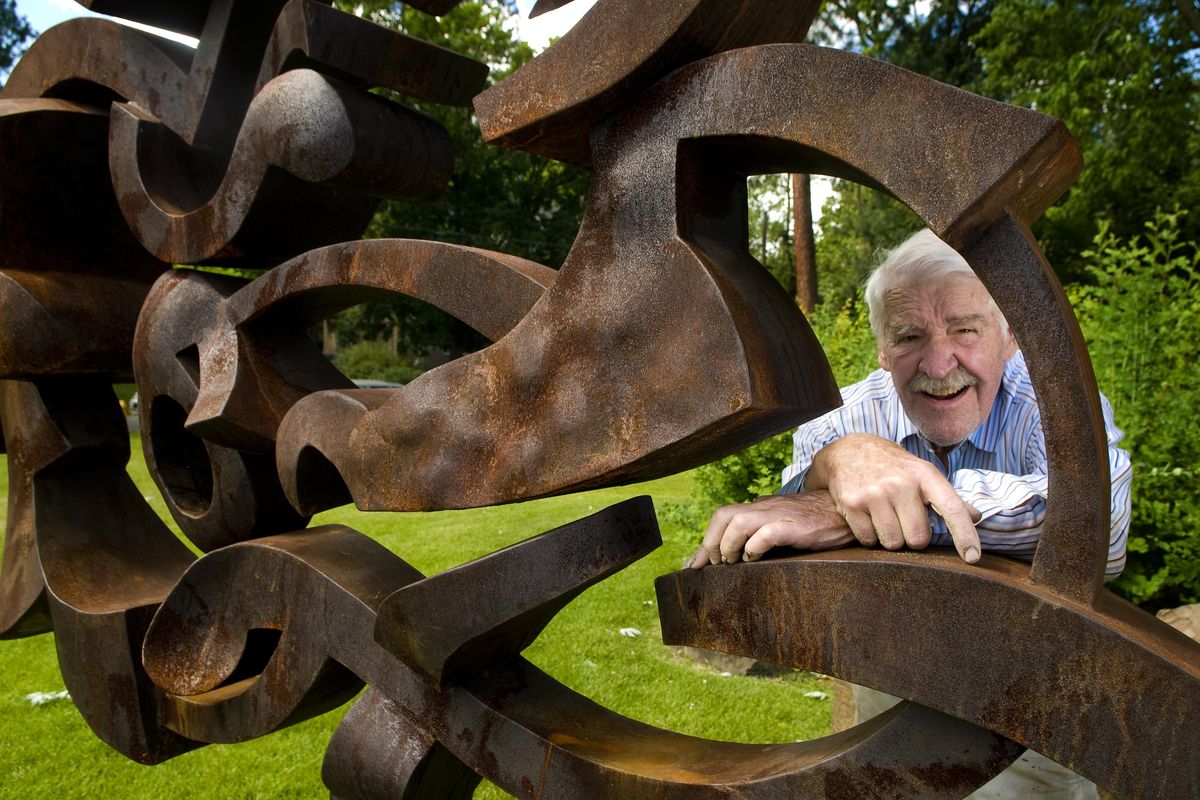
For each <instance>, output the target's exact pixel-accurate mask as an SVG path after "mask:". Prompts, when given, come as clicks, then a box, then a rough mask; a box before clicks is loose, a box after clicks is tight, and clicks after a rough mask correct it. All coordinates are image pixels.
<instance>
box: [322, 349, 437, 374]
mask: <svg viewBox="0 0 1200 800" xmlns="http://www.w3.org/2000/svg"><path fill="white" fill-rule="evenodd" d="M333 363H334V366H336V367H337V368H338V369H339V370H341V371H342V374H343V375H345V376H346V377H347V378H362V379H369V380H377V381H390V382H392V383H408V382H409V381H411V380H412V379H413V378H415V377H417V376H418V375H420V374H421V370H420V369H418V368H417V367H414V366H413V365H412V364H408V363H405V362H404V361H403V360H402V359H401V358H400V357H399V356H398V355H396V352H395V351H394V350H392V348H391V346H390V345H389V344H387V342H359V343H357V344H352V345H350V346H349V347H347V348H345V349H344V350H341V351H340V352H339V353H338V354H337V355H335V356H334V357H333Z"/></svg>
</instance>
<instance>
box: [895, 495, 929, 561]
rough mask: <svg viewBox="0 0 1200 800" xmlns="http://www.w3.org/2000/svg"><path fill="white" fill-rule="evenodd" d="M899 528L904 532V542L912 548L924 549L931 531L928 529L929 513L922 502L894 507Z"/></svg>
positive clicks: (927, 544)
mask: <svg viewBox="0 0 1200 800" xmlns="http://www.w3.org/2000/svg"><path fill="white" fill-rule="evenodd" d="M896 516H897V517H898V518H899V520H900V530H901V531H903V532H904V543H905V544H907V545H908V546H909V547H910V548H911V549H913V550H924V549H925V548H926V547H928V546H929V541H930V539H932V538H933V532H932V531H931V530H930V529H929V513H928V512H927V511H926V510H925V504H924V503H906V504H904V505H903V506H902V507H900V508H897V509H896Z"/></svg>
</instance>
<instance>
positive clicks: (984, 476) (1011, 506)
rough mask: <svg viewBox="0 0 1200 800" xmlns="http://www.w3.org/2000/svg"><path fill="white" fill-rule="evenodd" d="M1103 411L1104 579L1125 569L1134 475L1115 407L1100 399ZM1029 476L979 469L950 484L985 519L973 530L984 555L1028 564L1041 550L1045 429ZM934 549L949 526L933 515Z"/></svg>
mask: <svg viewBox="0 0 1200 800" xmlns="http://www.w3.org/2000/svg"><path fill="white" fill-rule="evenodd" d="M1100 405H1101V409H1102V411H1103V415H1104V427H1105V431H1106V433H1107V438H1108V462H1109V471H1110V475H1109V477H1110V480H1111V482H1112V493H1111V507H1110V514H1111V521H1112V523H1111V529H1110V530H1109V539H1108V563H1107V565H1106V567H1105V573H1104V574H1105V576H1106V577H1107V578H1110V579H1111V578H1115V577H1117V576H1118V575H1120V574H1121V570H1122V569H1124V567H1125V548H1126V543H1127V541H1128V537H1129V520H1130V484H1131V482H1132V480H1133V469H1132V465H1131V463H1130V459H1129V453H1127V452H1126V451H1125V450H1123V449H1121V448H1120V447H1119V446H1118V445H1119V444H1120V442H1121V440H1122V439H1123V438H1124V433H1122V431H1121V430H1120V428H1118V427H1117V426H1116V424H1115V422H1114V420H1113V412H1112V405H1111V404H1110V403H1109V402H1108V398H1106V397H1104V396H1103V395H1101V397H1100ZM1024 460H1025V464H1026V466H1027V468H1028V472H1027V474H1024V475H1010V474H1006V473H1003V472H994V471H989V470H980V469H962V470H958V471H957V472H955V473H954V475H953V476H952V478H951V483H952V484H953V485H954V488H955V490H956V491H957V492H958V495H959V497H961V498H962V499H963V501H964V502H966V503H967V504H969V505H971V506H973V507H974V508H976V509H977V510H978V511H979V512H980V514H981V515H982V519H981V520H980V521H979V522H978V523H977V524H976V526H975V528H976V530H977V531H978V532H979V541H980V544H981V545H982V546H983V549H984V550H989V551H992V552H996V553H1001V554H1003V555H1008V556H1014V557H1018V558H1025V559H1029V558H1032V557H1033V553H1034V551H1035V550H1036V549H1037V544H1038V540H1039V539H1040V538H1041V535H1042V528H1043V524H1044V522H1045V518H1046V485H1047V477H1046V446H1045V440H1044V438H1043V437H1042V435H1041V427H1040V426H1038V428H1037V433H1036V435H1034V436H1031V437H1030V439H1029V445H1028V449H1027V451H1026V454H1025V459H1024ZM930 522H931V524H932V528H933V534H934V541H935V543H938V544H942V543H948V542H949V541H950V534H949V531H948V529H947V528H946V523H945V521H943V520H942V518H941V517H940V516H938V515H937V514H935V513H933V512H932V511H931V512H930Z"/></svg>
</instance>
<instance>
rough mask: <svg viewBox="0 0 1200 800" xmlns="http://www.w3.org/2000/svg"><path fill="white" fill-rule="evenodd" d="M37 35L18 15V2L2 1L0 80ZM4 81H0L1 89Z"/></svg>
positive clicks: (0, 18)
mask: <svg viewBox="0 0 1200 800" xmlns="http://www.w3.org/2000/svg"><path fill="white" fill-rule="evenodd" d="M36 35H37V33H36V32H35V31H34V30H33V28H31V27H29V20H27V19H25V18H24V17H22V16H21V15H20V14H18V13H17V4H16V0H0V79H2V78H3V77H4V76H6V75H7V74H8V72H9V70H11V69H12V68H13V65H14V64H16V63H17V60H18V59H19V58H20V57H21V53H23V52H25V48H26V47H27V46H28V44H29V42H31V41H33V37H34V36H36ZM3 86H4V81H3V80H0V87H3Z"/></svg>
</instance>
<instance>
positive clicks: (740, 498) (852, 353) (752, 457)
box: [671, 294, 877, 527]
mask: <svg viewBox="0 0 1200 800" xmlns="http://www.w3.org/2000/svg"><path fill="white" fill-rule="evenodd" d="M809 323H810V324H811V325H812V328H813V331H814V332H815V333H816V334H817V338H818V339H820V340H821V346H822V347H823V348H824V350H825V357H826V358H827V359H829V366H830V367H831V368H832V369H833V374H834V378H835V379H836V380H837V383H838V385H839V386H846V385H848V384H851V383H855V382H856V381H860V380H862V379H863V378H865V377H866V376H867V375H868V374H870V372H871V371H872V370H874V369H875V368H876V366H877V364H876V361H875V339H874V337H873V336H872V335H871V330H870V326H869V325H868V323H867V306H866V303H864V302H863V300H862V297H861V294H860V295H859V296H857V297H855V298H853V299H851V300H847V301H845V302H844V303H841V304H840V305H838V304H835V303H832V302H828V301H827V302H825V303H822V304H821V305H819V306H817V307H816V309H814V311H813V314H812V317H811V318H810V319H809ZM791 461H792V434H791V431H788V432H786V433H781V434H779V435H777V436H772V437H771V438H769V439H765V440H763V441H761V442H759V443H758V444H756V445H753V446H751V447H749V448H747V449H745V450H743V451H741V452H740V453H734V454H733V455H731V456H727V457H725V458H722V459H720V460H719V461H714V462H712V463H711V464H706V465H704V466H702V467H700V468H699V469H697V470H696V471H695V484H694V488H693V491H692V494H693V497H694V499H695V501H696V502H695V503H694V504H693V505H692V507H690V508H686V509H682V508H679V509H677V508H672V509H671V513H672V514H673V515H674V518H675V519H678V520H679V521H681V522H693V523H694V522H695V521H696V520H699V521H700V524H703V521H704V519H705V518H706V517H707V516H708V514H709V513H711V512H712V510H713V509H714V508H716V507H717V506H722V505H726V504H728V503H746V502H749V501H751V500H754V499H755V498H756V497H761V496H763V495H767V494H774V493H775V492H777V491H779V486H780V475H781V473H782V472H783V468H784V467H786V466H787V465H788V464H790V463H791ZM694 527H699V526H698V525H694Z"/></svg>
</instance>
